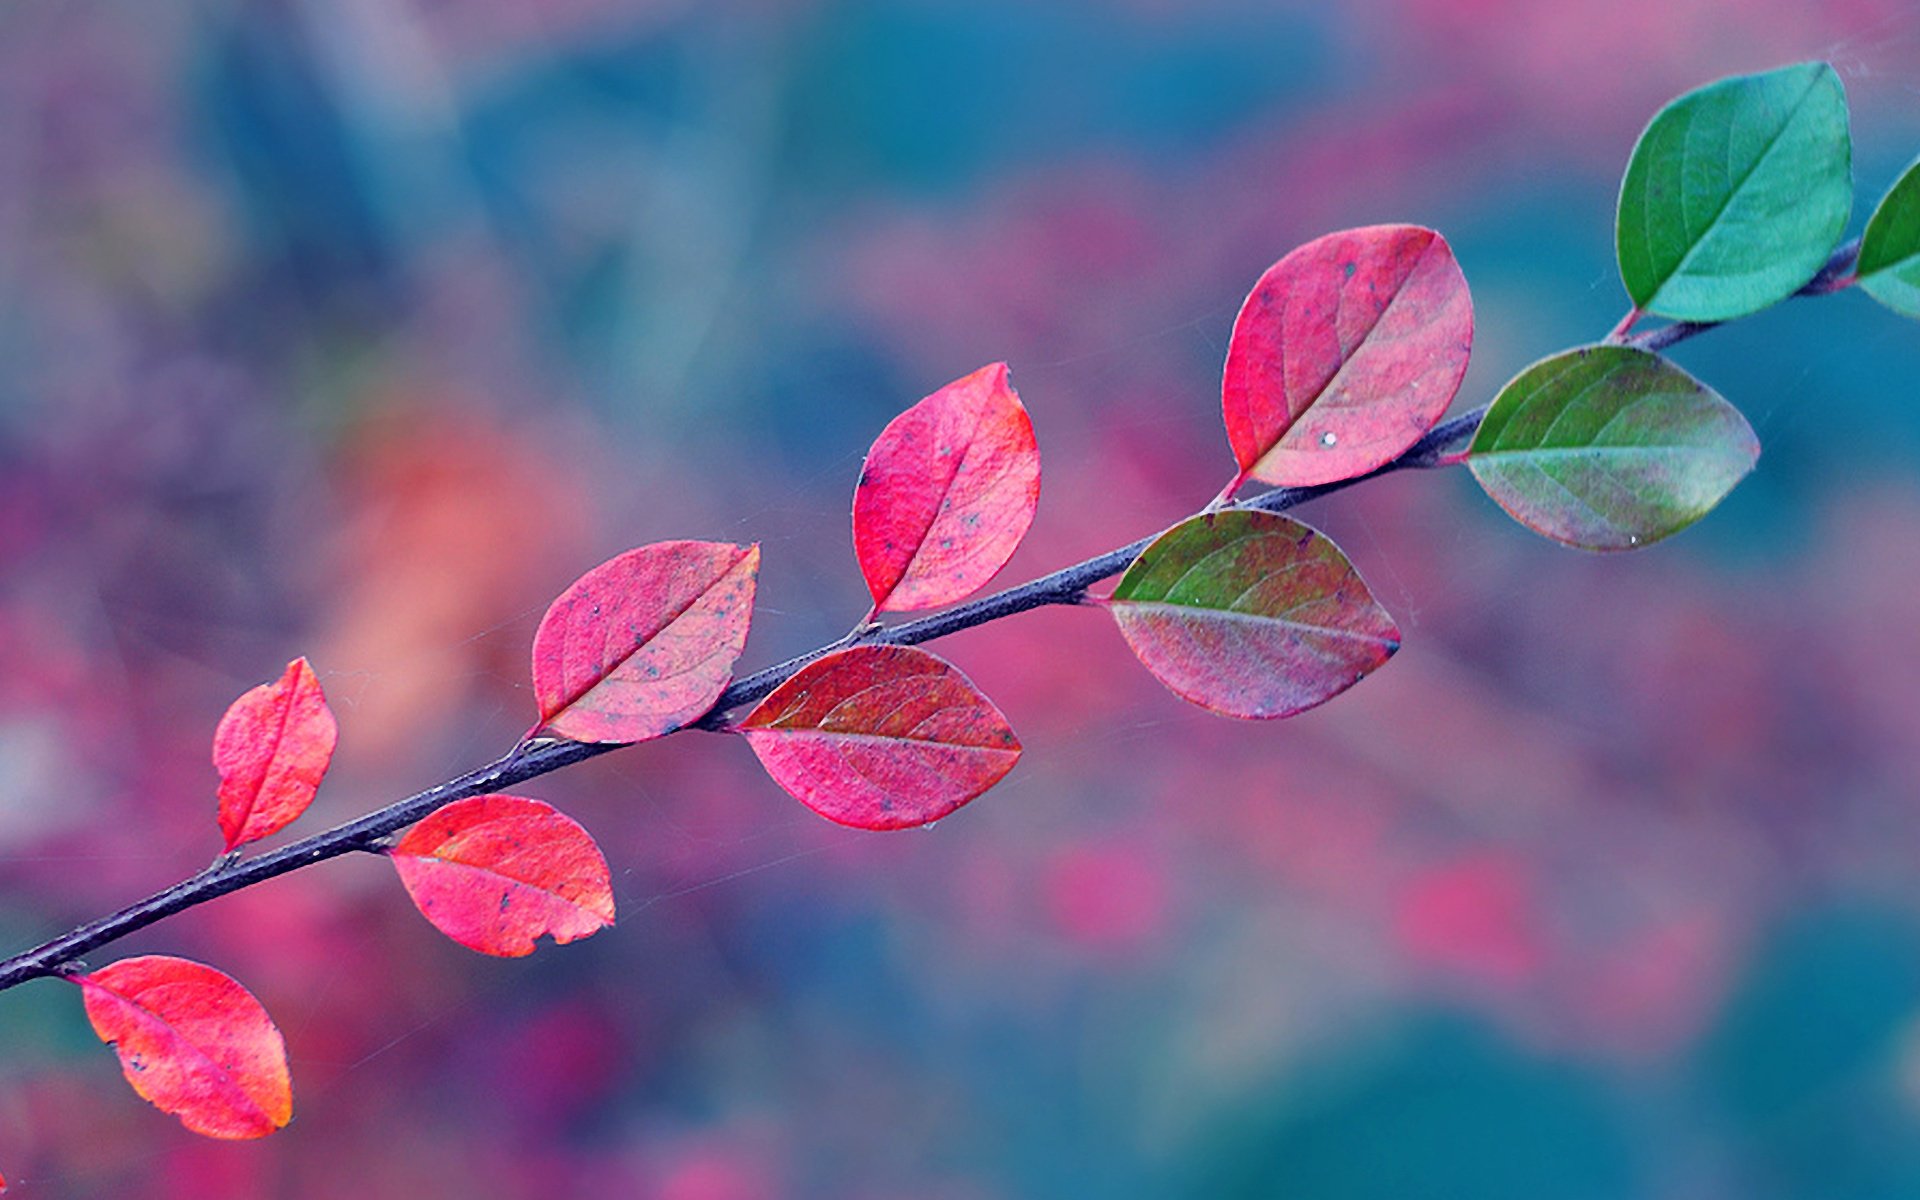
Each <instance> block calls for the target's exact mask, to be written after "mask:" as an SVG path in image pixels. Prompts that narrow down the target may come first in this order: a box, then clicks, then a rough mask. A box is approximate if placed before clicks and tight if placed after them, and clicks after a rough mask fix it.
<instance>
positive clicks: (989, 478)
mask: <svg viewBox="0 0 1920 1200" xmlns="http://www.w3.org/2000/svg"><path fill="white" fill-rule="evenodd" d="M1039 500H1040V450H1039V447H1038V446H1037V445H1036V444H1035V443H1034V438H1033V422H1032V421H1031V420H1030V419H1029V418H1028V416H1027V410H1026V408H1025V407H1024V406H1023V405H1021V403H1020V397H1019V396H1018V395H1017V394H1016V393H1015V392H1014V390H1013V387H1012V385H1010V384H1009V383H1008V382H1007V364H1005V363H994V364H993V365H991V366H987V367H982V368H980V369H979V370H978V371H975V372H974V373H973V374H971V375H967V376H965V377H963V378H961V379H956V380H955V381H953V382H952V383H950V384H948V385H947V386H945V387H943V388H941V389H940V390H939V391H937V392H935V393H933V395H931V396H928V397H927V398H926V399H924V400H922V401H920V402H919V403H918V404H915V405H914V406H913V407H912V408H909V409H908V410H907V411H905V412H903V413H901V414H900V415H899V416H897V417H895V418H894V419H893V420H892V421H891V422H889V423H888V424H887V427H886V428H885V429H883V430H881V431H880V436H879V438H877V439H876V440H875V441H874V443H873V449H872V450H870V451H868V452H867V461H866V466H865V467H864V468H863V469H862V470H861V472H860V485H859V487H857V488H856V489H855V490H854V493H853V549H854V555H855V557H857V558H858V559H859V561H860V573H861V575H863V576H864V577H865V578H866V581H867V590H868V591H870V592H872V593H873V607H874V611H875V612H906V611H910V610H912V609H918V608H936V607H938V606H940V605H942V604H951V603H953V602H954V601H955V600H958V599H960V598H961V597H962V596H965V595H967V594H968V593H969V592H972V591H973V590H974V589H976V588H978V587H979V586H980V585H981V584H983V583H985V582H986V581H987V580H989V579H991V578H993V576H994V575H995V573H997V572H998V571H999V570H1000V568H1001V567H1004V566H1005V565H1006V564H1007V560H1008V559H1009V558H1011V557H1013V552H1014V550H1015V549H1016V548H1017V547H1018V546H1019V545H1020V539H1021V538H1022V537H1025V536H1026V532H1027V527H1028V526H1029V525H1031V524H1033V513H1034V508H1035V506H1036V505H1037V504H1038V503H1039Z"/></svg>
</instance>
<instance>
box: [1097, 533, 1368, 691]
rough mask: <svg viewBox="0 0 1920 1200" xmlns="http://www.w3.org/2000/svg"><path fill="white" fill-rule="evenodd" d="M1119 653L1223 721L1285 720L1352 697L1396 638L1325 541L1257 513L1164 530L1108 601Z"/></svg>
mask: <svg viewBox="0 0 1920 1200" xmlns="http://www.w3.org/2000/svg"><path fill="white" fill-rule="evenodd" d="M1107 608H1108V611H1109V612H1111V613H1112V614H1113V619H1114V621H1115V622H1116V623H1117V624H1118V625H1119V626H1120V632H1121V634H1122V635H1123V636H1124V637H1125V638H1126V639H1127V645H1129V646H1131V647H1132V648H1133V653H1134V656H1135V657H1136V658H1138V659H1139V660H1140V662H1141V664H1142V665H1144V666H1145V667H1146V668H1147V670H1149V671H1151V672H1152V673H1153V676H1154V678H1156V679H1158V680H1159V681H1160V682H1161V683H1164V684H1165V685H1167V687H1169V688H1171V689H1172V690H1173V691H1174V692H1176V693H1178V694H1179V695H1181V696H1183V697H1185V698H1186V699H1188V700H1191V701H1193V702H1194V703H1195V704H1198V705H1201V706H1203V707H1206V708H1210V709H1212V710H1213V711H1215V712H1217V713H1222V714H1224V715H1226V716H1230V717H1288V716H1292V715H1293V714H1294V713H1297V712H1299V711H1301V710H1302V709H1306V708H1311V707H1313V706H1314V705H1316V704H1319V703H1321V702H1322V701H1324V700H1328V699H1330V698H1332V697H1333V696H1335V695H1337V694H1339V693H1340V692H1343V691H1345V690H1346V689H1347V688H1349V687H1352V686H1353V685H1354V684H1356V683H1358V682H1359V681H1360V680H1361V679H1363V678H1365V677H1366V676H1367V674H1368V673H1370V672H1372V671H1374V670H1377V669H1378V668H1379V667H1381V666H1382V665H1383V664H1385V663H1386V661H1387V659H1389V658H1391V657H1392V656H1393V653H1394V651H1396V650H1398V649H1399V648H1400V630H1399V629H1397V628H1396V627H1395V626H1394V623H1393V618H1392V617H1390V616H1388V615H1387V612H1386V610H1385V609H1383V608H1381V607H1380V605H1379V604H1378V603H1377V602H1375V600H1374V598H1373V593H1371V592H1369V591H1368V590H1367V585H1366V584H1365V583H1364V582H1363V581H1362V580H1361V578H1360V574H1359V572H1357V571H1355V570H1354V569H1353V564H1352V563H1350V562H1348V561H1347V556H1346V555H1344V554H1342V553H1340V548H1339V547H1338V546H1336V545H1334V544H1333V543H1332V542H1331V541H1329V540H1328V539H1327V538H1326V537H1325V536H1323V535H1322V534H1320V533H1317V532H1315V531H1314V530H1312V529H1309V528H1307V527H1306V526H1305V525H1302V524H1301V523H1300V522H1298V521H1295V520H1293V519H1291V518H1289V517H1282V516H1277V515H1275V514H1273V513H1266V512H1259V511H1254V510H1244V509H1243V510H1228V511H1225V512H1214V513H1203V514H1202V515H1200V516H1197V517H1193V518H1191V519H1190V520H1186V521H1182V522H1181V523H1180V524H1178V525H1176V526H1174V527H1173V528H1172V529H1169V530H1168V531H1167V532H1165V533H1163V534H1161V535H1160V536H1159V537H1158V538H1156V539H1154V541H1153V543H1152V544H1151V545H1149V546H1148V547H1147V548H1146V549H1145V550H1144V551H1142V552H1141V554H1140V557H1139V558H1137V559H1135V560H1134V562H1133V565H1132V566H1130V567H1128V568H1127V573H1126V574H1125V575H1122V576H1121V577H1120V582H1119V584H1118V585H1117V586H1116V587H1115V588H1114V590H1113V597H1112V599H1111V600H1110V601H1109V602H1108V605H1107Z"/></svg>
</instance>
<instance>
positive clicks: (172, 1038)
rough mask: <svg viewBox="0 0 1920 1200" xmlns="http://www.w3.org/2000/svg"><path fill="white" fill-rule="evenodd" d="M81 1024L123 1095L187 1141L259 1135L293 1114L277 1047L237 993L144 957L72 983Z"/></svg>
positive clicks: (274, 1035)
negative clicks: (83, 1012) (164, 1117)
mask: <svg viewBox="0 0 1920 1200" xmlns="http://www.w3.org/2000/svg"><path fill="white" fill-rule="evenodd" d="M74 982H75V983H77V984H79V985H80V990H81V998H82V1000H83V1001H84V1002H85V1004H86V1007H87V1020H89V1021H91V1022H92V1023H93V1031H94V1032H95V1033H97V1034H99V1035H100V1040H101V1041H103V1042H110V1043H112V1044H113V1048H114V1050H115V1051H116V1052H117V1053H118V1054H119V1056H120V1070H121V1071H122V1073H124V1074H125V1075H126V1077H127V1082H128V1083H130V1084H132V1085H133V1090H134V1091H136V1092H138V1093H140V1095H141V1096H142V1097H143V1098H144V1099H146V1100H148V1101H149V1102H151V1103H152V1104H153V1105H154V1106H155V1107H157V1108H159V1109H160V1110H161V1111H162V1112H169V1113H172V1114H173V1115H174V1116H176V1117H179V1118H180V1123H181V1124H182V1125H185V1126H186V1127H187V1128H188V1129H191V1130H192V1131H193V1132H195V1133H200V1134H205V1135H206V1136H208V1137H216V1138H257V1137H265V1136H266V1135H267V1134H269V1133H272V1132H273V1131H274V1130H276V1129H278V1128H280V1127H281V1126H283V1125H285V1124H286V1123H287V1121H288V1120H289V1119H291V1118H292V1116H293V1084H292V1081H291V1079H290V1078H289V1077H288V1074H287V1047H286V1043H285V1042H284V1041H283V1040H282V1039H281V1037H280V1031H279V1030H278V1029H277V1028H275V1027H274V1024H273V1018H271V1017H269V1016H268V1015H267V1010H266V1009H264V1008H262V1007H261V1006H260V1002H259V1001H258V1000H255V999H254V998H253V995H252V993H250V992H248V991H247V989H246V988H243V987H241V986H240V985H239V984H238V983H235V982H234V981H233V980H232V979H231V978H229V977H227V976H226V975H223V974H221V973H220V972H219V971H216V970H214V969H213V968H212V967H209V966H206V965H204V964H202V963H197V962H191V961H189V960H187V959H184V958H168V957H165V956H163V955H158V954H152V955H147V956H145V957H143V958H127V959H122V960H121V961H119V962H117V963H113V964H111V965H109V966H105V967H102V968H100V969H99V970H98V971H95V972H93V973H92V974H91V975H81V976H77V977H75V978H74Z"/></svg>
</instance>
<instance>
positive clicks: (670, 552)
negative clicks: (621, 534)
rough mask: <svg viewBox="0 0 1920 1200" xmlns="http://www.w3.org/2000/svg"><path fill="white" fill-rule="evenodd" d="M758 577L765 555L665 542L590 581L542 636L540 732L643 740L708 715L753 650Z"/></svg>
mask: <svg viewBox="0 0 1920 1200" xmlns="http://www.w3.org/2000/svg"><path fill="white" fill-rule="evenodd" d="M759 569H760V547H758V546H734V545H729V544H727V543H724V542H656V543H654V544H653V545H650V546H642V547H640V548H639V549H637V550H629V551H627V552H626V553H625V554H622V555H619V556H617V557H615V558H612V559H610V560H608V561H607V562H604V563H602V564H600V565H599V566H597V567H595V568H594V569H593V570H591V571H588V572H587V573H586V574H585V575H583V576H581V577H580V578H579V579H578V580H577V581H575V582H574V584H573V586H572V587H569V588H568V589H567V590H566V591H565V592H563V593H561V596H560V598H559V599H558V600H555V601H554V602H553V607H551V608H549V609H548V610H547V615H546V618H545V619H544V620H542V621H541V622H540V629H539V631H538V632H537V633H536V634H535V635H534V639H533V690H534V696H535V698H536V699H537V700H538V701H539V704H540V720H541V722H542V725H541V729H540V731H541V732H543V733H547V734H550V735H553V736H555V737H564V738H571V739H573V740H574V741H577V742H639V741H645V740H646V739H648V738H655V737H659V736H660V735H661V734H663V733H668V732H671V731H672V730H674V729H677V728H679V726H680V725H681V724H682V723H683V722H685V721H688V720H690V719H692V718H693V717H697V716H699V715H700V714H701V713H704V712H705V711H706V710H707V709H708V708H709V707H711V706H712V704H713V702H714V700H716V699H717V698H718V697H719V695H720V693H721V692H722V691H724V690H726V686H727V682H728V680H730V679H731V678H732V677H733V664H734V660H735V659H737V658H739V657H740V651H741V649H742V648H744V647H745V646H746V643H747V628H748V625H749V624H750V622H751V621H752V618H753V589H754V582H755V579H756V577H757V575H758V573H759Z"/></svg>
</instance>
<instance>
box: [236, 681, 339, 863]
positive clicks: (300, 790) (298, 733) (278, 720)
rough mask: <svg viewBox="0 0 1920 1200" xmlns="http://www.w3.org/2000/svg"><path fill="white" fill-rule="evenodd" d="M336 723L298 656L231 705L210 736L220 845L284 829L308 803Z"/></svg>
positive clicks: (330, 746)
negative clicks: (280, 672) (217, 791)
mask: <svg viewBox="0 0 1920 1200" xmlns="http://www.w3.org/2000/svg"><path fill="white" fill-rule="evenodd" d="M339 738H340V727H339V725H338V724H336V723H335V721H334V719H333V711H332V710H331V709H329V708H328V707H327V698H326V696H325V695H323V694H322V693H321V691H320V681H319V679H317V678H315V677H314V674H313V667H312V666H310V665H309V664H308V663H307V660H306V659H304V658H296V659H294V660H293V661H292V662H290V663H288V664H287V670H286V673H285V674H283V675H282V676H280V678H279V679H278V680H276V681H275V682H273V683H263V684H261V685H260V686H259V687H257V688H254V689H253V690H252V691H249V692H248V693H247V694H246V695H244V696H242V697H240V698H239V699H238V700H235V701H234V702H233V706H232V707H231V708H229V709H227V713H226V715H225V716H223V717H221V718H220V727H219V728H218V729H217V730H215V731H214V734H213V765H214V768H215V769H216V770H218V771H219V772H220V832H221V833H223V834H225V835H226V838H227V849H228V850H232V849H233V848H234V847H236V846H241V845H245V844H246V843H248V842H252V841H257V840H259V839H260V838H263V837H266V836H267V835H269V834H271V833H275V832H277V831H279V830H281V829H284V828H285V827H286V826H287V825H289V824H291V823H292V822H293V821H294V819H295V818H297V817H299V815H300V814H301V813H303V812H305V811H307V805H309V804H311V803H313V794H314V792H315V791H317V790H318V789H319V787H320V777H321V776H323V775H325V774H326V773H327V764H328V763H329V762H332V761H333V746H334V743H335V742H336V741H338V740H339Z"/></svg>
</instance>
